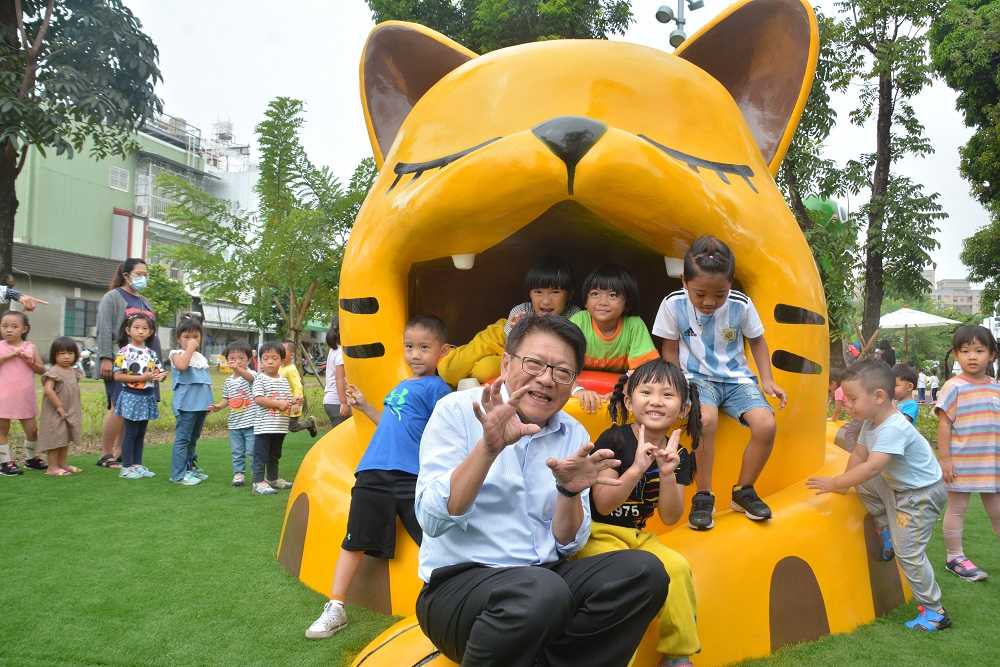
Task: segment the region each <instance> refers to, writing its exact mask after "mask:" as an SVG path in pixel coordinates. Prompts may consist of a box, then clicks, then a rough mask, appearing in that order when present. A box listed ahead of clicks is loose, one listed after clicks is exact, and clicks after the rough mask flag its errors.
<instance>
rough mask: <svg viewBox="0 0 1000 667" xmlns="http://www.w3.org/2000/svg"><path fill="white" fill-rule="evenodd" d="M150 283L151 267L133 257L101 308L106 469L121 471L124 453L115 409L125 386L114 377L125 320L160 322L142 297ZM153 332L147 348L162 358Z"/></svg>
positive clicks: (99, 347)
mask: <svg viewBox="0 0 1000 667" xmlns="http://www.w3.org/2000/svg"><path fill="white" fill-rule="evenodd" d="M148 282H149V267H147V266H146V261H145V260H143V259H139V258H137V257H129V258H128V259H126V260H125V261H124V262H122V263H121V264H120V265H119V266H118V270H117V271H116V272H115V277H114V278H112V280H111V288H110V289H109V290H108V292H107V294H105V295H104V297H103V298H102V299H101V303H100V305H99V306H98V307H97V353H98V356H99V357H100V359H101V377H103V378H104V390H105V393H106V394H107V397H108V413H107V414H106V415H105V417H104V433H103V436H102V438H101V458H100V459H99V460H98V461H97V465H99V466H101V467H102V468H118V467H120V463H119V462H118V461H117V460H116V456H117V454H116V451H120V447H121V435H122V418H121V417H119V416H117V415H116V414H115V413H114V405H115V400H116V399H117V398H118V392H119V391H120V390H121V386H122V385H121V384H120V383H118V382H115V381H114V378H113V377H112V367H113V361H114V358H115V352H116V350H117V348H116V346H115V338H116V337H117V336H118V333H119V331H121V327H122V323H123V322H124V321H125V318H126V317H128V316H130V315H133V314H135V313H142V314H143V315H146V316H148V317H149V318H151V319H152V320H153V321H154V322H155V321H156V315H155V314H154V313H153V308H152V306H150V305H149V302H148V301H147V300H146V299H144V298H143V297H142V294H141V292H142V291H143V290H144V289H145V288H146V285H147V284H148ZM153 331H154V334H153V336H152V338H150V339H148V340H147V341H146V347H148V348H150V349H151V350H153V351H154V352H156V354H157V356H159V355H160V339H159V338H158V337H157V336H156V333H155V331H156V328H155V327H154V328H153ZM156 394H157V395H156V400H157V401H159V398H160V397H159V388H158V387H157V390H156Z"/></svg>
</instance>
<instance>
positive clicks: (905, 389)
mask: <svg viewBox="0 0 1000 667" xmlns="http://www.w3.org/2000/svg"><path fill="white" fill-rule="evenodd" d="M892 374H893V375H894V376H895V377H896V390H895V393H894V395H893V398H895V399H896V409H897V410H899V411H900V412H902V413H903V416H904V417H906V418H907V419H908V420H909V421H910V423H911V424H916V423H917V414H918V413H919V411H920V410H919V408H918V406H917V402H916V401H915V400H913V388H914V387H916V386H917V371H916V369H914V368H913V366H910V365H909V364H896V365H895V366H893V367H892Z"/></svg>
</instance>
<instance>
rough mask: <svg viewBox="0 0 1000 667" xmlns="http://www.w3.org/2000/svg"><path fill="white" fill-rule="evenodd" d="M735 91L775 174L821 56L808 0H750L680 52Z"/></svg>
mask: <svg viewBox="0 0 1000 667" xmlns="http://www.w3.org/2000/svg"><path fill="white" fill-rule="evenodd" d="M675 53H676V55H677V56H679V57H681V58H684V59H685V60H687V61H689V62H691V63H693V64H695V65H697V66H698V67H700V68H701V69H703V70H705V71H706V72H708V73H709V74H711V75H712V76H713V77H715V78H716V79H717V80H718V81H719V82H720V83H721V84H722V85H723V86H725V87H726V89H727V90H728V91H729V93H730V95H732V96H733V99H734V100H736V104H737V105H738V106H739V107H740V110H741V111H742V112H743V118H744V119H745V120H746V122H747V125H749V126H750V130H751V131H752V132H753V136H754V138H755V139H756V140H757V146H758V147H759V148H760V152H761V154H762V155H763V156H764V161H765V162H767V165H768V169H769V170H770V172H771V174H772V175H774V174H776V173H777V172H778V167H779V166H780V165H781V160H782V159H783V158H784V157H785V152H786V151H787V150H788V144H789V143H791V141H792V135H794V134H795V128H796V127H798V124H799V118H800V117H801V116H802V109H803V108H804V107H805V104H806V99H807V98H808V97H809V90H810V89H811V88H812V81H813V75H814V74H815V72H816V59H817V58H818V56H819V26H818V25H817V23H816V16H815V14H813V11H812V8H811V7H810V6H809V5H808V4H807V3H806V2H804V1H803V0H748V1H747V2H743V3H738V4H735V5H733V6H731V7H729V8H727V9H726V10H723V12H722V13H721V14H720V15H719V16H717V17H716V18H715V19H714V20H713V21H712V22H711V23H709V24H708V25H706V26H705V27H704V28H702V29H701V30H700V31H698V33H697V34H695V35H694V36H692V37H691V38H690V39H688V40H687V41H686V42H684V44H682V45H681V47H680V48H679V49H677V51H676V52H675Z"/></svg>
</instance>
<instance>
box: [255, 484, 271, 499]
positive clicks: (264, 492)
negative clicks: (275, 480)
mask: <svg viewBox="0 0 1000 667" xmlns="http://www.w3.org/2000/svg"><path fill="white" fill-rule="evenodd" d="M275 493H277V491H275V490H274V489H272V488H271V485H270V484H268V483H267V482H254V485H253V495H255V496H271V495H274V494H275Z"/></svg>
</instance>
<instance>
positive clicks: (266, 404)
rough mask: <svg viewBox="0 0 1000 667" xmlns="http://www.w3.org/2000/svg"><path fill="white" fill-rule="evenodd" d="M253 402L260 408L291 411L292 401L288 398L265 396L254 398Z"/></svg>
mask: <svg viewBox="0 0 1000 667" xmlns="http://www.w3.org/2000/svg"><path fill="white" fill-rule="evenodd" d="M253 402H254V403H256V404H257V405H259V406H261V407H262V408H271V409H274V410H286V411H287V410H291V409H292V399H290V398H288V399H286V398H269V397H267V396H254V399H253Z"/></svg>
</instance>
